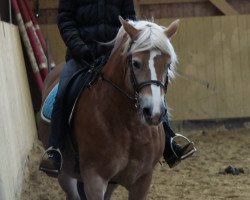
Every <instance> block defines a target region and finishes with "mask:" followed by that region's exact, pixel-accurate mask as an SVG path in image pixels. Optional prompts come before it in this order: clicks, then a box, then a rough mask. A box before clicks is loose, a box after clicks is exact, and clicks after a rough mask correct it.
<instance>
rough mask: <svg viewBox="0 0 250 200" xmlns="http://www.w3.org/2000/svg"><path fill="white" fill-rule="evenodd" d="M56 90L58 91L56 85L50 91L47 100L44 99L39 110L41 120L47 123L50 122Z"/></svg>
mask: <svg viewBox="0 0 250 200" xmlns="http://www.w3.org/2000/svg"><path fill="white" fill-rule="evenodd" d="M57 90H58V83H57V84H56V85H55V86H54V88H53V89H52V90H51V91H50V93H49V95H48V96H47V98H46V99H45V101H44V103H43V107H42V110H41V117H42V119H43V120H45V121H47V122H50V120H51V114H52V110H53V106H54V102H55V97H56V93H57Z"/></svg>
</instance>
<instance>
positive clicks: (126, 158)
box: [39, 18, 179, 200]
mask: <svg viewBox="0 0 250 200" xmlns="http://www.w3.org/2000/svg"><path fill="white" fill-rule="evenodd" d="M120 21H121V24H122V26H121V28H120V30H119V32H118V34H117V36H116V38H115V39H114V40H113V41H111V42H109V43H107V45H110V44H112V45H114V48H113V51H112V53H111V56H110V58H109V59H108V61H107V63H106V64H105V66H104V68H103V70H102V72H101V76H100V77H99V79H98V80H97V81H96V83H95V84H94V85H93V86H92V87H91V88H90V89H86V90H85V91H83V93H82V94H81V95H80V97H79V99H78V102H77V104H76V107H75V113H74V119H73V126H72V130H71V139H67V141H66V147H65V150H64V151H63V158H64V162H63V168H62V173H61V175H60V176H59V177H58V180H59V184H60V185H61V187H62V189H63V190H64V191H65V193H66V196H67V199H68V200H76V199H88V200H103V199H107V200H108V199H110V198H111V194H112V192H113V191H114V189H115V188H116V187H117V186H118V185H121V186H124V187H125V188H126V189H127V190H128V192H129V199H130V200H143V199H146V196H147V193H148V191H149V187H150V183H151V178H152V173H153V169H154V166H155V165H156V164H157V162H159V160H160V158H161V156H162V154H163V150H164V145H165V133H164V130H163V126H162V123H161V122H162V116H163V115H164V114H165V112H166V110H167V109H166V104H165V98H164V97H165V94H166V89H167V84H168V81H169V79H168V78H170V79H171V78H173V76H174V73H173V72H174V71H173V70H174V69H173V68H174V65H175V63H176V61H177V56H176V54H175V51H174V48H173V46H172V44H171V42H170V39H171V37H172V36H173V35H174V34H175V33H176V31H177V28H178V24H179V20H176V21H174V22H173V23H172V24H171V25H170V26H169V27H167V28H165V27H162V26H159V25H157V24H155V23H153V22H148V21H135V22H134V21H125V20H123V19H122V18H120ZM170 67H171V69H170ZM61 69H62V66H60V67H57V68H56V69H54V70H52V72H51V73H50V74H49V75H48V76H47V78H46V81H45V89H44V92H43V100H44V99H45V98H46V96H47V95H48V93H49V92H50V90H51V89H52V88H53V86H54V85H55V84H56V83H57V82H58V77H59V75H60V72H61ZM49 128H50V127H49V124H48V123H47V122H45V121H43V120H41V121H40V127H39V136H40V138H41V140H42V142H43V143H44V145H45V147H46V146H47V142H48V134H49ZM72 146H73V147H72ZM73 149H77V152H78V154H79V163H78V166H79V171H80V172H79V173H76V171H75V164H76V163H75V152H74V151H73ZM77 182H83V183H84V184H82V185H83V186H82V187H83V188H80V190H81V193H82V195H79V194H78V190H77ZM80 196H82V197H80Z"/></svg>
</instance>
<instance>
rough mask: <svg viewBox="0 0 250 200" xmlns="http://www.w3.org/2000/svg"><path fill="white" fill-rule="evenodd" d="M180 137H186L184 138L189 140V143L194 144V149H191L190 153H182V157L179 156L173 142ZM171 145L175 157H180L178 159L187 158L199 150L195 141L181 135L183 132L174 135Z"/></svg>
mask: <svg viewBox="0 0 250 200" xmlns="http://www.w3.org/2000/svg"><path fill="white" fill-rule="evenodd" d="M178 137H181V138H184V139H185V140H186V141H187V144H192V145H193V150H191V151H190V152H188V153H187V154H185V155H182V156H181V157H179V156H178V155H177V153H176V152H175V150H174V148H173V142H174V140H175V139H176V138H178ZM170 147H171V150H172V152H173V153H174V155H175V157H176V158H178V159H180V160H184V159H185V158H187V157H189V156H191V155H192V154H193V153H194V152H196V151H197V149H196V148H195V146H194V143H193V142H191V141H190V140H189V139H188V138H187V137H185V136H184V135H181V134H179V133H176V134H175V136H174V137H172V138H170Z"/></svg>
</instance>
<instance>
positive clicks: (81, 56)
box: [71, 44, 95, 63]
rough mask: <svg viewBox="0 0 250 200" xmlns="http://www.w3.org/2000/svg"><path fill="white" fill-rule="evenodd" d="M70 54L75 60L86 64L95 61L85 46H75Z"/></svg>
mask: <svg viewBox="0 0 250 200" xmlns="http://www.w3.org/2000/svg"><path fill="white" fill-rule="evenodd" d="M71 52H72V54H73V56H74V57H75V58H76V59H77V60H85V61H86V62H88V63H91V62H93V61H94V60H95V59H94V55H93V54H92V52H91V50H90V49H89V47H88V45H86V44H84V45H76V46H75V47H74V48H73V49H71Z"/></svg>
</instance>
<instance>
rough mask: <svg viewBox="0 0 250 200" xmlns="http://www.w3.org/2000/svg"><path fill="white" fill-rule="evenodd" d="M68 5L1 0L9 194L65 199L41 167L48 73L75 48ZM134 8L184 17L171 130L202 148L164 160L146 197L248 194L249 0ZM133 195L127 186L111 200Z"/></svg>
mask: <svg viewBox="0 0 250 200" xmlns="http://www.w3.org/2000/svg"><path fill="white" fill-rule="evenodd" d="M59 1H60V0H1V1H0V92H1V95H0V96H1V100H0V160H1V161H0V200H64V199H66V195H65V193H64V192H63V190H62V189H61V188H60V186H59V183H58V181H57V179H56V178H51V177H49V176H47V175H46V174H45V173H44V172H41V171H39V163H40V161H41V159H42V156H43V153H44V151H45V148H44V147H43V144H42V142H41V141H40V140H39V137H38V124H39V119H40V116H41V115H40V107H41V104H42V94H43V93H42V91H43V87H44V85H45V78H46V76H47V75H48V74H49V73H50V71H52V72H53V71H55V70H56V69H55V68H56V67H57V65H58V64H60V63H63V62H65V54H66V47H65V44H64V42H63V40H62V38H61V36H60V33H59V30H58V26H57V15H58V4H59ZM79 1H80V0H79ZM106 2H108V1H106ZM124 2H125V1H124ZM134 7H135V11H136V16H137V19H138V20H149V21H153V22H154V23H156V24H159V25H161V26H164V27H168V26H169V25H170V24H171V23H172V22H173V21H174V20H176V19H180V24H179V27H178V30H177V33H176V35H174V37H173V39H172V38H171V40H170V41H171V43H172V44H173V47H174V49H175V52H176V54H177V56H178V63H177V64H176V77H175V79H174V80H171V81H170V84H169V85H168V90H167V94H166V98H165V99H166V102H167V105H168V112H169V115H170V125H171V127H172V129H173V130H174V131H175V132H176V133H181V134H183V135H184V136H185V137H187V138H188V139H189V140H190V141H193V142H194V144H195V147H196V149H197V151H196V152H195V153H194V154H193V155H192V156H191V157H189V158H187V159H185V160H182V161H181V163H180V164H178V165H177V166H175V167H173V168H170V167H169V166H168V165H167V163H166V162H165V160H164V158H163V157H162V158H161V159H160V160H159V162H158V163H157V164H156V166H155V167H154V172H153V178H152V182H151V184H150V188H149V192H148V196H147V198H146V199H149V200H165V199H166V200H181V199H184V200H186V199H187V200H191V199H192V200H193V199H195V200H219V199H227V200H249V199H250V101H249V99H250V1H249V0H134ZM103 9H105V6H104V7H103ZM90 90H91V88H90ZM106 98H112V97H106ZM110 107H112V104H110ZM87 117H91V116H87ZM135 126H136V124H135ZM160 126H161V125H160ZM100 134H101V133H100ZM128 195H129V194H128V191H127V190H126V189H125V188H124V187H122V186H118V189H117V190H115V192H114V194H113V196H112V198H111V199H113V200H126V199H128V198H129V197H128ZM68 199H69V200H71V198H68ZM72 199H73V197H72ZM92 199H93V198H91V200H92ZM131 199H133V198H131Z"/></svg>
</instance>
